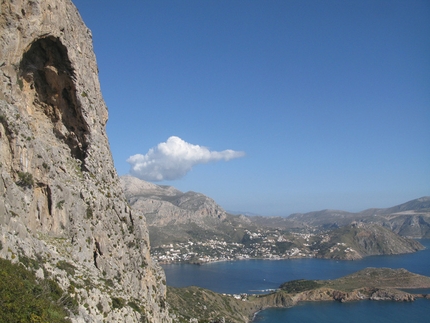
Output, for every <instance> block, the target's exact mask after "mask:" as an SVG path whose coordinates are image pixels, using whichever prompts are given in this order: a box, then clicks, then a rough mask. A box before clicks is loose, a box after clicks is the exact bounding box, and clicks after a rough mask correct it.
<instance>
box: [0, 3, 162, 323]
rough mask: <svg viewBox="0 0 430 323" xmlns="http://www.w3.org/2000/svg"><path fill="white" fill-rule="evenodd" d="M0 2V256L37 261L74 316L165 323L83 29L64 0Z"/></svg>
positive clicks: (141, 222) (157, 275) (158, 284)
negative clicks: (68, 298) (70, 300)
mask: <svg viewBox="0 0 430 323" xmlns="http://www.w3.org/2000/svg"><path fill="white" fill-rule="evenodd" d="M0 6H1V7H0V242H1V244H0V249H1V250H0V256H1V257H2V258H6V259H10V260H12V261H14V262H17V261H19V260H20V259H23V258H24V257H28V258H31V259H37V260H38V261H39V262H40V265H41V269H40V270H39V271H38V272H37V274H38V275H39V277H47V276H49V277H51V278H53V279H55V280H56V281H58V283H59V284H60V286H61V287H62V288H63V289H64V290H67V289H68V290H69V292H70V293H71V294H72V297H74V298H75V299H76V301H77V302H78V304H79V308H78V311H77V312H76V313H75V314H71V319H72V320H73V321H74V322H102V321H106V322H170V321H171V319H170V318H169V316H168V309H167V308H166V303H165V296H166V286H165V277H164V273H163V271H162V270H161V268H160V267H159V266H157V265H156V264H154V263H153V262H152V260H151V258H150V255H149V240H148V233H147V229H146V223H145V219H144V217H143V216H142V215H141V214H139V213H137V212H136V211H132V210H131V209H130V207H129V206H128V203H127V201H126V199H125V197H124V194H123V191H122V188H121V186H120V183H119V179H118V177H117V174H116V171H115V169H114V166H113V161H112V157H111V153H110V150H109V145H108V140H107V136H106V131H105V125H106V122H107V119H108V113H107V108H106V106H105V104H104V101H103V98H102V95H101V92H100V86H99V81H98V70H97V64H96V59H95V56H94V52H93V47H92V39H91V32H90V30H89V29H88V28H87V27H86V26H85V25H84V23H83V22H82V19H81V17H80V15H79V13H78V11H77V9H76V8H75V6H74V5H73V4H72V3H71V1H69V0H33V1H26V0H14V1H12V0H6V1H2V2H1V5H0Z"/></svg>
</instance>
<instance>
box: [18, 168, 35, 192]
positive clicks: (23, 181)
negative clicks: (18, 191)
mask: <svg viewBox="0 0 430 323" xmlns="http://www.w3.org/2000/svg"><path fill="white" fill-rule="evenodd" d="M18 178H19V180H18V182H17V184H18V185H19V186H21V187H29V188H30V187H32V186H33V185H34V180H33V175H32V174H30V173H27V172H18Z"/></svg>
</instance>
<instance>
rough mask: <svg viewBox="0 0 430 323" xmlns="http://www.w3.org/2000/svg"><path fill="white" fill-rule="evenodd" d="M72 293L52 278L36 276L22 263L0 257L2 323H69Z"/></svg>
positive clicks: (0, 319) (0, 315)
mask: <svg viewBox="0 0 430 323" xmlns="http://www.w3.org/2000/svg"><path fill="white" fill-rule="evenodd" d="M66 306H68V307H69V308H71V307H73V301H72V300H71V298H70V296H69V295H67V294H64V293H63V291H62V289H61V288H60V287H59V286H58V284H57V283H56V282H55V281H53V280H50V279H44V280H40V279H37V278H36V276H35V274H34V273H33V272H31V271H29V270H27V269H25V268H24V266H23V265H22V264H20V263H18V264H12V263H11V262H10V261H9V260H5V259H0V322H8V323H24V322H30V323H45V322H50V323H66V322H71V321H70V320H69V319H68V318H67V311H66V308H65V307H66Z"/></svg>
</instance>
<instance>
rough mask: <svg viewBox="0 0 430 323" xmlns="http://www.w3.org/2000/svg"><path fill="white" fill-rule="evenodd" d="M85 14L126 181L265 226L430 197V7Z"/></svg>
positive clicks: (105, 7)
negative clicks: (266, 220)
mask: <svg viewBox="0 0 430 323" xmlns="http://www.w3.org/2000/svg"><path fill="white" fill-rule="evenodd" d="M74 3H75V5H76V6H77V7H78V9H79V11H80V13H81V15H82V17H83V19H84V21H85V23H86V24H87V26H88V27H89V28H90V29H91V30H92V33H93V41H94V48H95V52H96V56H97V61H98V65H99V70H100V82H101V87H102V92H103V96H104V98H105V101H106V104H107V106H108V109H109V122H108V125H107V131H108V135H109V141H110V144H111V150H112V154H113V157H114V161H115V166H116V168H117V170H118V173H119V174H120V175H124V174H127V173H129V172H130V170H131V171H132V172H133V174H135V175H136V174H137V175H139V176H141V177H142V178H146V179H151V180H153V181H155V180H160V179H161V181H156V182H155V183H157V184H162V185H173V186H175V187H177V188H178V189H180V190H182V191H188V190H192V191H196V192H201V193H203V194H206V195H208V196H210V197H212V198H213V199H214V200H215V201H216V202H218V203H219V204H220V205H221V206H222V207H224V208H225V209H226V210H229V211H242V212H244V211H246V212H252V213H256V214H263V215H288V214H290V213H294V212H308V211H314V210H320V209H326V208H329V209H342V210H347V211H360V210H363V209H366V208H370V207H389V206H393V205H396V204H400V203H403V202H406V201H408V200H411V199H414V198H418V197H421V196H425V195H430V2H429V1H417V0H405V1H391V0H390V1H382V0H381V1H378V0H370V1H366V0H364V1H341V0H338V1H332V0H328V1H316V0H300V1H298V0H297V1H294V0H292V1H287V0H283V1H274V0H269V1H263V0H259V1H257V0H256V1H250V0H246V1H245V0H184V1H179V0H169V1H167V0H165V1H164V0H151V1H144V0H142V1H131V0H127V1H113V0H105V1H96V0H91V1H88V0H75V1H74ZM169 138H170V139H169ZM172 138H173V139H172ZM130 167H133V168H130Z"/></svg>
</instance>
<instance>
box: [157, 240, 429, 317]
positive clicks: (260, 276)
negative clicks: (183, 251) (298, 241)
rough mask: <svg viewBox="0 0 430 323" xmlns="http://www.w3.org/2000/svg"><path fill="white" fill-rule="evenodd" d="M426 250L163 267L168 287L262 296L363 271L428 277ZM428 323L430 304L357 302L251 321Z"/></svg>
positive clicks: (273, 312) (269, 313)
mask: <svg viewBox="0 0 430 323" xmlns="http://www.w3.org/2000/svg"><path fill="white" fill-rule="evenodd" d="M419 241H420V242H421V243H422V244H423V245H424V246H425V247H426V249H425V250H423V251H419V252H416V253H412V254H402V255H391V256H371V257H366V258H364V259H362V260H356V261H340V260H339V261H336V260H328V259H315V258H306V259H287V260H239V261H231V262H216V263H210V264H205V265H202V266H197V265H189V264H171V265H163V266H162V267H163V268H164V270H165V272H166V279H167V284H168V285H169V286H174V287H185V286H191V285H194V286H200V287H204V288H207V289H210V290H213V291H215V292H218V293H229V294H239V293H250V294H251V293H264V292H267V291H268V290H271V289H276V288H278V287H279V285H281V284H282V283H283V282H286V281H289V280H293V279H336V278H339V277H342V276H345V275H348V274H352V273H354V272H356V271H359V270H361V269H363V268H366V267H376V268H381V267H388V268H394V269H397V268H405V269H407V270H409V271H411V272H413V273H417V274H421V275H426V276H430V240H428V239H426V240H419ZM375 319H376V321H377V322H430V301H429V300H426V299H419V300H417V301H415V302H412V303H394V302H372V301H361V302H352V303H338V302H328V303H322V302H318V303H302V304H300V305H298V306H295V307H293V308H288V309H268V310H265V311H262V312H260V313H258V315H257V316H256V318H255V322H258V323H268V322H270V323H280V322H303V323H305V322H345V321H347V322H365V321H367V320H375Z"/></svg>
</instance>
